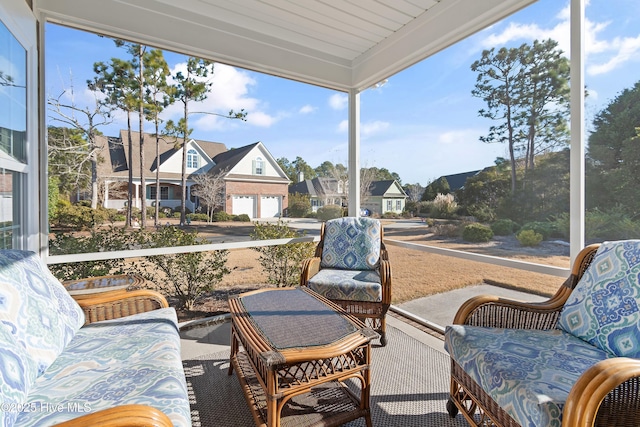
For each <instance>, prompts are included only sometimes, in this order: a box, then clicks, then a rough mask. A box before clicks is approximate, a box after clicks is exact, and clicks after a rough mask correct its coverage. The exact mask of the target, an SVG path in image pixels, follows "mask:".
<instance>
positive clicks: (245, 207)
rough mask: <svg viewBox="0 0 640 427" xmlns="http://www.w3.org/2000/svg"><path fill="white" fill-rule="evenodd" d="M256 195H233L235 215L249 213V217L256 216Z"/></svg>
mask: <svg viewBox="0 0 640 427" xmlns="http://www.w3.org/2000/svg"><path fill="white" fill-rule="evenodd" d="M255 206H256V197H255V196H233V208H232V212H233V214H234V215H242V214H247V215H249V218H255V213H254V212H255V211H256V209H255Z"/></svg>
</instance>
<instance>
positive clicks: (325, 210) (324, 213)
mask: <svg viewBox="0 0 640 427" xmlns="http://www.w3.org/2000/svg"><path fill="white" fill-rule="evenodd" d="M341 217H342V207H341V206H338V205H326V206H323V207H321V208H320V209H318V219H319V220H320V221H328V220H330V219H334V218H341Z"/></svg>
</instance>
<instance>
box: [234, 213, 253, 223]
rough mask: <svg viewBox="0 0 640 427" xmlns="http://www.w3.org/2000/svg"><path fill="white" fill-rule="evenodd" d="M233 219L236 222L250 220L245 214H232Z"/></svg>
mask: <svg viewBox="0 0 640 427" xmlns="http://www.w3.org/2000/svg"><path fill="white" fill-rule="evenodd" d="M233 221H236V222H251V218H249V215H247V214H240V215H234V216H233Z"/></svg>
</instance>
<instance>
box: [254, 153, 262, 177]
mask: <svg viewBox="0 0 640 427" xmlns="http://www.w3.org/2000/svg"><path fill="white" fill-rule="evenodd" d="M253 174H254V175H264V160H262V157H257V158H256V159H255V160H254V161H253Z"/></svg>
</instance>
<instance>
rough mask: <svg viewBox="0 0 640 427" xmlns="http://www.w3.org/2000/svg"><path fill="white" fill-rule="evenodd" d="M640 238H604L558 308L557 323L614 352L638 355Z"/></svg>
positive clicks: (560, 326) (569, 331) (570, 331)
mask: <svg viewBox="0 0 640 427" xmlns="http://www.w3.org/2000/svg"><path fill="white" fill-rule="evenodd" d="M639 303H640V240H626V241H619V242H605V243H603V244H602V245H601V246H600V247H599V248H598V252H597V253H596V255H595V257H594V258H593V260H592V261H591V264H590V265H589V268H587V270H586V271H585V273H584V275H583V276H582V278H581V279H580V281H579V282H578V284H577V285H576V287H575V289H574V290H573V292H572V293H571V295H570V296H569V298H568V300H567V302H566V303H565V305H564V308H563V309H562V313H561V314H560V319H559V321H558V327H559V328H560V329H562V330H564V331H566V332H568V333H570V334H572V335H575V336H576V337H578V338H581V339H583V340H584V341H587V342H588V343H591V344H593V345H595V346H597V347H598V348H600V349H602V350H605V351H607V352H609V353H611V354H614V355H616V356H625V357H634V358H640V310H638V304H639Z"/></svg>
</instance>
